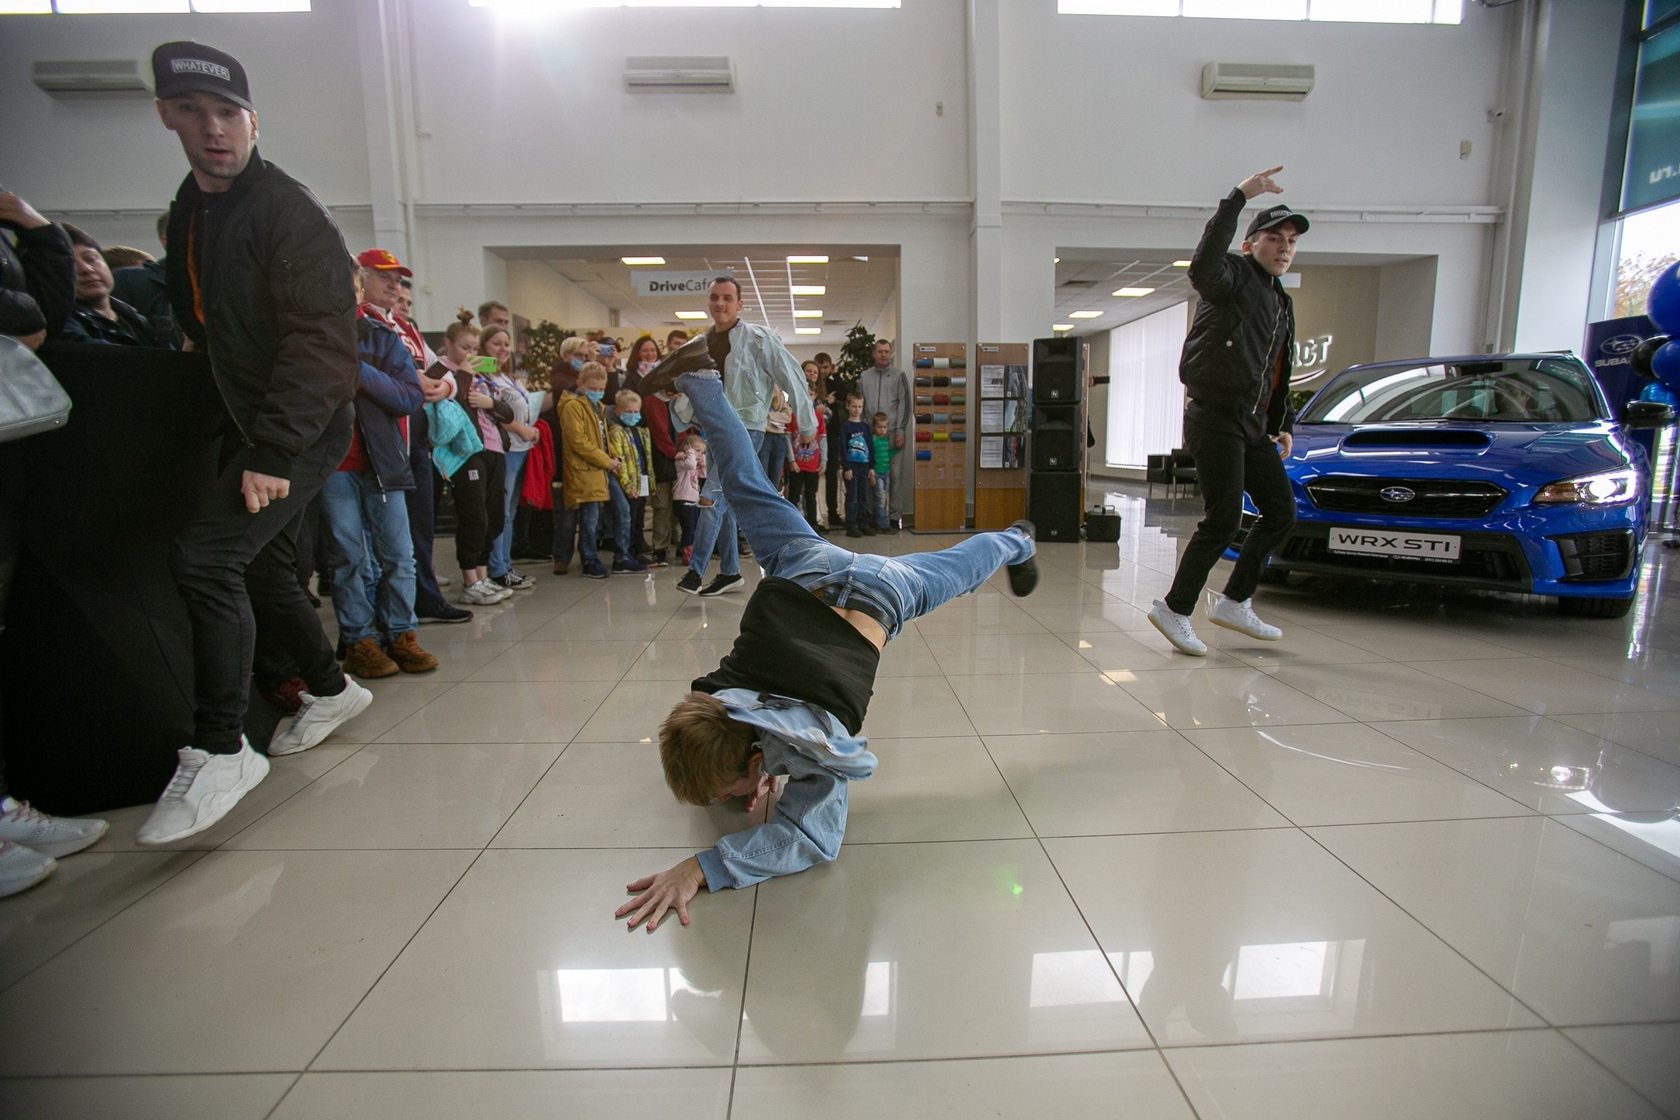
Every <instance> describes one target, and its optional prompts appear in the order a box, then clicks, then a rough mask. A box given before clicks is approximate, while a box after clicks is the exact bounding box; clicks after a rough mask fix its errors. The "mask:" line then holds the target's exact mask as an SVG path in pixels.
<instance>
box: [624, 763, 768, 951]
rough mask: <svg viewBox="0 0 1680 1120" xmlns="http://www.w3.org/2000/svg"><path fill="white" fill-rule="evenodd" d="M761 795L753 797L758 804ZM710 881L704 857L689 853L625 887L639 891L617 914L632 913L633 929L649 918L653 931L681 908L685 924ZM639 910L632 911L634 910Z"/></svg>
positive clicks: (631, 890)
mask: <svg viewBox="0 0 1680 1120" xmlns="http://www.w3.org/2000/svg"><path fill="white" fill-rule="evenodd" d="M757 802H758V798H757V797H756V796H755V797H754V798H753V803H754V804H757ZM705 885H706V873H705V872H704V871H702V870H701V869H700V861H699V860H698V859H696V858H695V857H694V856H689V857H688V858H687V859H685V860H683V861H682V862H681V863H679V864H677V865H676V866H675V867H673V868H671V869H670V870H669V871H661V872H660V873H659V874H657V875H649V876H647V877H646V878H643V879H637V880H636V881H635V882H634V883H631V884H630V885H629V886H627V887H625V888H624V889H625V890H627V891H630V892H631V893H633V894H634V893H635V892H637V891H640V892H641V893H640V894H637V895H636V897H635V898H632V899H631V900H630V901H629V902H626V903H625V904H624V905H623V906H620V907H619V908H618V910H617V911H615V912H614V914H613V917H615V918H622V917H624V915H626V914H630V924H629V927H628V928H630V929H635V928H636V927H637V926H639V925H641V924H642V922H643V921H646V922H647V931H648V932H649V933H652V932H653V931H654V930H655V929H657V928H658V926H659V923H660V922H661V921H663V920H664V918H665V914H666V912H667V911H669V910H675V911H676V912H677V919H678V920H679V921H681V922H682V924H683V925H685V926H686V925H687V924H688V904H689V902H690V900H692V899H693V898H694V896H695V895H696V894H699V893H700V888H701V887H703V886H705ZM632 910H633V911H635V913H634V914H631V913H630V912H631V911H632Z"/></svg>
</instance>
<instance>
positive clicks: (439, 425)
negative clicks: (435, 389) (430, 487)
mask: <svg viewBox="0 0 1680 1120" xmlns="http://www.w3.org/2000/svg"><path fill="white" fill-rule="evenodd" d="M426 425H427V429H426V430H427V431H428V433H429V434H430V439H431V441H432V461H433V462H434V463H436V464H437V466H438V470H440V471H442V472H443V477H445V478H453V477H455V472H456V471H458V470H460V469H461V466H462V465H463V464H464V463H465V462H466V461H467V460H468V459H471V458H472V457H473V456H474V455H477V454H478V453H479V452H480V451H483V450H484V441H483V440H482V439H480V438H479V436H478V426H477V425H476V424H474V423H473V421H472V417H470V416H468V415H467V410H466V409H464V408H462V407H461V406H460V405H458V404H456V403H455V402H454V401H452V400H442V401H437V402H435V403H433V404H429V405H427V406H426Z"/></svg>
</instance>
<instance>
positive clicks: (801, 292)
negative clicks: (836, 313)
mask: <svg viewBox="0 0 1680 1120" xmlns="http://www.w3.org/2000/svg"><path fill="white" fill-rule="evenodd" d="M788 291H789V292H791V293H792V294H793V295H796V296H826V295H827V294H828V287H827V285H824V284H793V285H790V286H789V287H788Z"/></svg>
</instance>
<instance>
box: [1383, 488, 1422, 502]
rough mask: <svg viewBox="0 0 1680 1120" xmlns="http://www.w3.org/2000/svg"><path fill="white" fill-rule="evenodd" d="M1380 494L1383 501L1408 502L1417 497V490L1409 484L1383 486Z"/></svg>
mask: <svg viewBox="0 0 1680 1120" xmlns="http://www.w3.org/2000/svg"><path fill="white" fill-rule="evenodd" d="M1382 496H1383V501H1385V502H1409V501H1411V500H1412V499H1413V498H1415V497H1417V491H1416V490H1413V489H1412V488H1411V487H1409V486H1385V487H1383V489H1382Z"/></svg>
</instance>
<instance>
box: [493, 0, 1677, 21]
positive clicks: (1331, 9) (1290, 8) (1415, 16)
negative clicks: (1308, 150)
mask: <svg viewBox="0 0 1680 1120" xmlns="http://www.w3.org/2000/svg"><path fill="white" fill-rule="evenodd" d="M475 2H476V0H475ZM1671 2H1672V3H1673V4H1675V5H1680V0H1671ZM1056 11H1058V12H1059V13H1061V14H1062V15H1065V16H1071V15H1086V16H1091V15H1095V16H1188V17H1191V18H1200V19H1293V20H1325V21H1341V22H1348V23H1461V22H1463V20H1464V0H1056Z"/></svg>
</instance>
